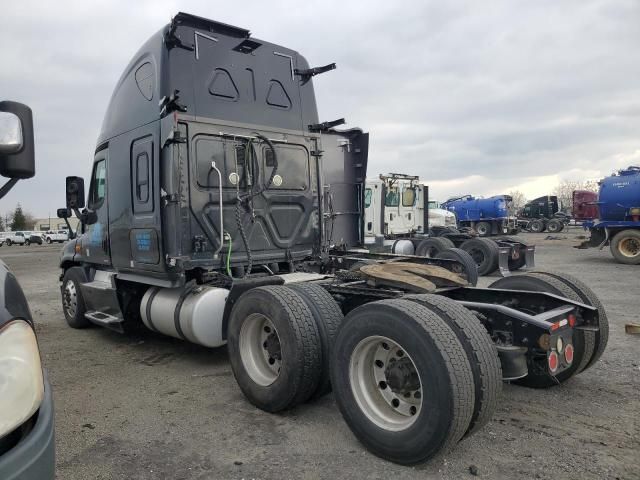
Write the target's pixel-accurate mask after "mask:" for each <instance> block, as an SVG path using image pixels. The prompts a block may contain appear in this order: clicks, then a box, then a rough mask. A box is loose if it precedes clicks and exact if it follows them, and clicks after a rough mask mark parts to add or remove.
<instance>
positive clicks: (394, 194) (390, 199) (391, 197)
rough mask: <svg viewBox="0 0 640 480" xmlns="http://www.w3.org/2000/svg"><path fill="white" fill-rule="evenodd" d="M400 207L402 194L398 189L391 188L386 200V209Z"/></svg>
mask: <svg viewBox="0 0 640 480" xmlns="http://www.w3.org/2000/svg"><path fill="white" fill-rule="evenodd" d="M398 205H400V193H399V192H398V187H391V188H389V189H388V190H387V195H386V196H385V198H384V206H385V207H397V206H398Z"/></svg>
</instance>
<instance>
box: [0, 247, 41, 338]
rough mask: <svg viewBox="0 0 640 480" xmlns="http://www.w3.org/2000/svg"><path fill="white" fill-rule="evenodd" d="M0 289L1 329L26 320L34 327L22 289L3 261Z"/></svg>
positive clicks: (1, 263)
mask: <svg viewBox="0 0 640 480" xmlns="http://www.w3.org/2000/svg"><path fill="white" fill-rule="evenodd" d="M0 287H1V288H0V327H2V326H3V325H5V324H7V323H9V322H11V321H12V320H17V319H21V320H26V321H27V322H28V323H29V324H30V325H31V327H33V317H32V316H31V311H30V310H29V304H28V303H27V299H26V297H25V296H24V292H23V291H22V287H20V284H19V283H18V280H17V279H16V277H15V275H14V274H13V273H11V271H10V270H9V268H8V267H7V265H6V264H5V263H4V262H3V261H2V260H0Z"/></svg>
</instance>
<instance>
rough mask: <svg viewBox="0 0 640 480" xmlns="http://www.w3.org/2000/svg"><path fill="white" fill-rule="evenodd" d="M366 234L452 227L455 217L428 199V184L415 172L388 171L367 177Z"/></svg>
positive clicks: (454, 226)
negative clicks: (412, 173)
mask: <svg viewBox="0 0 640 480" xmlns="http://www.w3.org/2000/svg"><path fill="white" fill-rule="evenodd" d="M364 208H365V222H366V225H365V235H367V236H369V237H374V236H375V235H386V236H394V235H406V234H407V233H426V232H428V231H429V229H430V228H436V227H438V228H451V229H455V228H456V227H457V225H456V216H455V215H454V214H453V213H451V212H449V211H448V210H445V209H442V208H439V207H438V206H437V204H434V202H432V201H430V200H429V187H428V186H427V185H424V184H422V183H420V178H419V177H417V176H415V175H405V174H401V173H389V174H386V175H382V174H381V175H380V176H379V177H378V178H376V179H369V180H367V182H366V185H365V191H364Z"/></svg>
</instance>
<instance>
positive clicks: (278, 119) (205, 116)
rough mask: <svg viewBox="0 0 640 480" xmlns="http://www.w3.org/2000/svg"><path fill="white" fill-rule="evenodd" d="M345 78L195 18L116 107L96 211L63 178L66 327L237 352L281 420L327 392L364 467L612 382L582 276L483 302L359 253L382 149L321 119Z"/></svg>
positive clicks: (417, 265)
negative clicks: (582, 375)
mask: <svg viewBox="0 0 640 480" xmlns="http://www.w3.org/2000/svg"><path fill="white" fill-rule="evenodd" d="M334 67H335V65H333V64H331V65H327V66H324V67H315V68H312V67H310V66H309V65H308V63H307V61H306V60H305V59H304V57H302V56H301V55H300V54H299V53H297V52H296V51H294V50H291V49H288V48H285V47H283V46H280V45H274V44H271V43H269V42H266V41H264V40H260V39H257V38H254V37H252V36H251V35H250V33H249V31H248V30H245V29H242V28H238V27H234V26H230V25H226V24H222V23H218V22H215V21H212V20H207V19H204V18H200V17H195V16H192V15H188V14H184V13H179V14H178V15H176V16H175V17H174V18H173V19H172V21H171V23H170V24H169V25H167V26H165V27H163V28H162V29H161V30H160V31H159V32H158V33H157V34H155V35H153V36H152V37H151V38H150V39H149V40H148V41H147V42H146V43H145V44H144V45H143V46H142V47H141V49H140V51H139V52H138V53H137V54H135V55H134V57H133V59H132V60H131V63H130V64H129V65H128V66H127V67H126V69H125V71H124V73H123V75H122V77H121V78H120V80H119V81H118V83H117V86H116V89H115V91H114V93H113V96H112V98H111V102H110V104H109V106H108V109H107V112H106V115H105V120H104V123H103V128H102V132H101V133H100V136H99V138H98V141H97V144H96V149H95V152H94V159H93V162H92V166H91V181H90V184H89V188H88V195H87V201H86V208H85V199H84V183H83V180H82V178H81V177H69V178H67V182H66V197H67V206H66V208H62V209H60V210H59V211H58V214H59V216H60V217H61V218H68V216H69V214H70V212H74V214H76V215H78V216H79V217H80V220H81V226H80V232H79V233H80V234H79V235H78V237H77V238H76V239H74V240H71V241H69V242H68V243H67V244H66V245H65V246H64V247H63V251H62V255H61V261H60V267H61V269H62V272H61V276H60V280H61V285H60V287H61V297H62V306H63V311H64V314H65V318H66V320H67V322H68V324H69V326H71V327H73V328H85V327H88V326H90V325H92V324H98V325H102V326H105V327H108V328H112V329H115V330H119V331H122V330H125V329H126V328H127V326H128V325H130V324H136V323H142V324H144V325H145V326H146V327H147V328H149V329H150V330H153V331H156V332H159V333H163V334H166V335H170V336H173V337H177V338H181V339H184V340H186V341H190V342H194V343H198V344H201V345H204V346H207V347H211V348H216V347H221V346H223V345H225V344H226V346H227V349H228V352H229V359H230V363H231V368H232V370H233V374H234V376H235V379H236V381H237V383H238V385H239V387H240V389H241V390H242V392H243V393H244V395H245V396H246V398H247V399H248V400H249V401H250V402H251V403H252V404H254V405H256V406H257V407H258V408H261V409H263V410H265V411H269V412H277V411H281V410H284V409H287V408H291V407H293V406H295V405H298V404H300V403H303V402H306V401H310V400H313V399H315V398H318V397H320V396H322V395H324V394H326V393H327V392H328V391H329V390H330V389H333V391H334V393H335V398H336V402H337V404H338V407H339V409H340V411H341V413H342V415H343V417H344V419H345V420H346V422H347V424H348V425H349V427H350V428H351V430H352V432H353V433H354V435H355V436H356V437H357V438H358V439H359V440H360V441H361V442H362V443H363V444H364V445H365V446H366V447H367V448H368V449H369V450H371V451H372V452H373V453H374V454H376V455H379V456H381V457H383V458H386V459H389V460H391V461H394V462H398V463H402V464H415V463H419V462H423V461H426V460H428V459H430V458H432V457H433V456H434V455H436V454H438V452H441V451H443V450H444V449H447V448H451V447H453V446H454V445H456V443H457V442H458V441H460V440H462V439H463V438H464V437H466V436H468V435H471V434H472V433H474V432H475V431H477V430H479V429H480V428H482V426H483V425H484V424H486V422H488V421H489V419H490V418H491V416H492V414H493V411H494V410H495V408H496V405H497V402H498V397H499V392H500V389H501V381H502V380H503V379H504V380H509V381H514V382H517V383H520V384H523V385H527V386H531V387H551V386H553V385H556V384H558V383H562V382H564V381H566V380H567V379H569V378H570V377H572V376H573V375H575V374H577V373H579V372H581V371H583V370H584V369H585V368H588V367H589V366H590V365H592V364H593V363H594V362H596V361H597V360H598V358H599V357H600V355H601V354H602V351H603V350H604V348H605V345H606V338H607V320H606V315H605V312H604V311H603V310H602V307H601V305H600V303H599V302H598V300H597V298H596V297H595V296H594V295H593V294H592V293H591V292H590V290H589V289H588V288H587V287H586V286H584V285H583V284H582V283H581V282H580V281H578V280H575V279H572V278H569V277H567V276H566V275H562V274H557V273H543V272H539V273H528V274H524V275H519V276H514V277H509V278H503V279H500V280H498V281H497V282H495V283H494V284H493V285H492V286H490V287H489V288H473V287H470V286H469V283H468V281H467V278H465V277H464V276H463V275H458V274H456V273H455V271H456V269H457V268H458V267H459V266H460V264H459V263H458V262H456V261H455V260H447V259H432V258H425V257H416V256H403V255H393V254H375V253H372V252H369V251H368V250H366V249H364V248H363V245H364V237H365V235H364V234H365V209H364V201H365V180H366V174H367V158H368V145H369V143H368V137H369V136H368V134H367V133H365V132H363V131H362V130H360V129H349V130H342V131H338V130H336V129H335V128H334V127H335V126H336V125H337V124H339V123H342V122H341V121H333V122H320V121H319V119H318V114H317V110H316V103H315V95H314V90H313V88H314V87H313V83H314V82H313V81H312V78H313V77H314V76H316V75H318V74H321V73H323V72H326V71H329V70H332V69H333V68H334ZM585 388H588V386H587V385H585ZM550 412H552V411H551V410H550ZM213 413H214V414H215V412H213ZM220 414H223V412H220ZM550 415H553V413H550Z"/></svg>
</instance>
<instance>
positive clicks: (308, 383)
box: [228, 285, 321, 412]
mask: <svg viewBox="0 0 640 480" xmlns="http://www.w3.org/2000/svg"><path fill="white" fill-rule="evenodd" d="M256 295H258V296H262V297H266V298H267V300H268V301H273V302H276V304H277V307H278V308H279V309H280V310H281V312H282V313H284V314H285V315H286V318H287V322H288V324H289V326H290V327H291V333H292V335H293V339H294V342H295V344H296V348H295V352H296V353H297V356H296V358H293V359H291V360H290V361H289V363H290V365H292V366H291V368H290V370H291V372H295V373H296V374H295V375H294V376H293V382H291V383H292V384H291V385H289V388H288V392H287V393H288V396H287V397H285V398H281V399H275V400H273V401H265V402H261V401H259V399H256V398H253V397H252V395H251V393H250V392H249V393H247V392H246V391H245V388H243V383H244V381H248V382H251V383H253V384H254V385H255V382H253V380H251V378H250V377H249V375H248V374H247V373H246V372H244V374H245V375H246V379H243V377H242V375H241V372H238V371H237V370H238V369H242V370H243V371H244V365H243V364H242V358H241V357H240V352H239V349H238V345H237V344H235V341H239V333H240V327H241V325H239V326H238V327H237V332H235V328H234V327H235V323H236V322H237V321H238V320H236V317H235V314H236V313H237V312H238V310H239V309H240V308H241V307H242V306H243V303H245V302H255V300H253V299H252V297H254V296H256ZM255 303H259V302H255ZM254 310H255V308H254ZM271 321H272V322H273V323H275V321H274V319H271ZM274 326H275V325H274ZM280 335H281V336H282V332H281V333H280ZM319 337H320V334H319V333H318V327H317V326H316V322H315V320H314V319H313V314H312V313H311V310H310V309H309V307H308V306H307V304H306V303H305V301H304V300H303V299H302V298H301V297H300V295H298V294H297V293H296V292H294V291H292V290H290V289H289V288H287V287H285V286H284V285H271V286H263V287H256V288H253V289H251V290H248V291H247V292H245V293H244V294H242V295H241V296H240V298H239V299H238V301H237V302H236V304H235V306H234V308H233V310H232V311H231V319H230V321H229V337H228V348H229V357H230V360H231V367H232V370H233V374H234V376H235V378H236V381H237V382H238V384H239V385H240V388H241V389H242V390H243V393H244V394H245V396H246V397H247V399H248V400H249V402H251V403H252V404H253V405H255V406H256V407H258V408H260V409H262V410H265V411H267V412H278V411H282V410H286V409H290V408H293V407H295V406H297V405H299V404H301V403H304V402H306V401H307V400H308V399H309V398H310V397H311V395H313V393H314V392H315V391H316V389H317V388H318V383H319V381H320V371H321V351H320V338H319ZM283 364H284V362H283ZM239 375H240V377H241V378H239ZM276 381H277V380H276ZM261 388H267V387H261Z"/></svg>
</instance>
